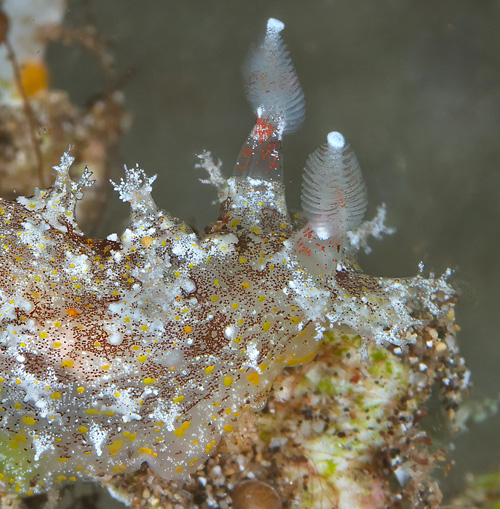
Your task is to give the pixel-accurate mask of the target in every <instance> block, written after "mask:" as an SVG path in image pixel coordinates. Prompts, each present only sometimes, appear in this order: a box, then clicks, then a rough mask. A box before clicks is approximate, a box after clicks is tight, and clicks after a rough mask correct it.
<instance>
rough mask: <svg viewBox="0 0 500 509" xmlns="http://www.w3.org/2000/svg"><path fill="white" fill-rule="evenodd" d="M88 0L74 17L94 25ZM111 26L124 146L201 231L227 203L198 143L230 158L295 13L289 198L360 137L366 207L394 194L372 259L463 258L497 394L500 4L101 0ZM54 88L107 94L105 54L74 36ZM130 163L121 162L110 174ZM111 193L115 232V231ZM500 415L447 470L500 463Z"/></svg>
mask: <svg viewBox="0 0 500 509" xmlns="http://www.w3.org/2000/svg"><path fill="white" fill-rule="evenodd" d="M83 3H84V2H83V0H73V1H71V2H70V6H69V9H68V19H69V21H70V22H71V23H73V24H74V25H81V24H83V22H84V21H83V9H82V5H83ZM94 4H95V5H94V7H95V11H96V13H97V19H98V24H99V28H100V30H101V33H102V34H103V35H105V36H106V37H109V38H110V40H111V41H112V43H113V45H114V48H113V52H114V54H115V55H116V60H117V65H118V68H119V70H120V72H123V73H124V74H127V73H130V72H131V70H132V69H137V70H138V73H137V74H136V75H135V77H134V78H133V79H132V80H131V82H130V83H129V85H128V86H127V87H126V89H125V93H126V96H127V105H128V108H129V109H130V111H131V112H132V114H133V119H134V120H133V126H132V129H131V130H130V131H129V132H128V134H127V135H125V136H124V138H123V141H122V145H121V151H120V152H121V157H122V159H123V162H126V163H128V164H131V165H132V164H135V163H136V162H137V163H139V164H140V165H141V166H142V167H143V168H144V169H145V170H146V171H147V172H149V173H158V181H157V185H156V187H155V191H154V197H155V199H156V201H157V203H158V204H159V205H160V206H161V207H162V208H165V209H167V210H168V211H170V212H172V213H174V214H175V215H177V216H179V217H182V218H184V219H186V220H188V222H190V223H192V224H194V226H196V227H198V228H202V227H203V226H204V225H205V224H206V223H207V222H208V221H210V220H212V219H214V218H215V217H216V212H217V211H216V208H215V207H214V206H213V205H211V201H212V200H214V199H215V192H214V189H213V188H211V187H208V186H204V185H202V184H200V183H199V182H198V178H199V177H202V176H203V175H202V174H201V172H200V170H195V169H194V164H195V162H196V157H195V154H196V153H199V152H201V151H202V150H203V149H205V148H206V149H209V150H211V151H212V153H213V154H214V156H215V157H216V158H219V157H220V158H221V159H222V161H223V163H224V166H223V168H224V172H225V175H227V176H229V175H230V174H231V172H232V168H233V164H234V161H235V158H236V157H237V155H238V153H239V150H240V148H241V145H242V143H243V141H244V139H245V137H246V136H247V134H248V132H249V131H250V129H251V128H252V125H253V118H252V114H251V112H250V109H249V107H248V106H247V104H246V101H245V96H244V92H243V87H242V83H241V77H240V65H241V62H242V60H243V58H244V57H245V55H246V52H247V49H248V46H249V44H250V43H251V42H252V41H253V40H254V39H255V38H256V37H257V36H258V34H259V33H260V32H261V31H262V30H263V28H264V26H265V22H266V19H267V18H268V17H271V16H273V17H277V18H279V19H281V20H283V21H284V22H285V23H286V30H285V32H284V37H285V40H286V42H287V44H288V46H289V49H290V50H291V54H292V57H293V61H294V63H295V67H296V69H297V71H298V73H299V77H300V80H301V83H302V87H303V89H304V92H305V96H306V102H307V119H306V122H305V125H304V127H303V128H302V130H301V131H300V132H298V133H297V134H294V135H293V136H290V137H289V138H287V139H286V140H285V143H284V150H285V169H286V184H287V193H288V197H289V198H288V204H289V207H290V208H291V209H297V208H299V206H300V182H301V180H300V179H301V177H300V175H301V169H302V166H303V163H304V161H305V159H306V157H307V155H308V154H309V153H310V152H311V151H312V150H314V149H315V148H316V147H317V146H318V145H319V144H320V143H323V141H324V138H325V136H326V134H327V133H328V132H329V131H331V130H339V131H341V132H343V133H344V134H345V135H346V137H347V138H348V140H349V141H350V143H351V145H352V146H353V147H354V149H355V151H356V153H357V155H358V159H359V161H360V163H361V165H362V168H363V172H364V176H365V179H366V182H367V187H368V192H369V199H370V207H369V210H368V215H367V217H370V216H372V215H373V214H374V211H375V208H376V206H377V205H378V204H380V203H382V202H385V203H387V205H388V211H389V216H388V222H389V224H390V225H392V226H395V227H396V228H397V233H396V234H395V235H393V236H392V237H390V238H386V239H385V240H384V241H383V242H376V241H374V242H373V244H372V245H373V247H374V250H373V253H372V254H371V255H370V256H368V257H365V256H363V257H362V260H361V262H362V265H363V266H364V268H365V270H366V272H369V273H372V274H377V275H388V276H412V275H415V274H416V272H417V264H418V263H419V261H421V260H422V261H424V263H425V265H426V269H427V270H430V271H435V272H438V273H440V272H442V271H443V270H444V269H445V268H446V267H453V268H456V269H457V275H456V277H455V278H454V281H455V286H456V287H457V288H458V289H459V291H460V293H461V296H460V304H459V306H458V323H459V324H460V326H461V327H462V331H461V332H460V333H459V340H460V344H461V349H462V352H463V355H464V357H465V358H466V360H467V363H468V365H469V368H470V369H471V370H472V381H473V384H474V386H473V389H472V397H473V398H475V399H483V398H485V397H491V398H497V397H498V393H499V381H500V369H499V364H500V337H499V326H498V324H497V318H498V316H499V314H500V313H499V310H498V308H499V305H500V299H499V294H500V292H499V287H500V271H499V263H500V256H499V253H500V199H499V195H500V176H499V175H500V172H499V170H500V168H499V165H500V148H499V146H500V143H499V141H498V136H499V119H500V53H499V42H500V40H499V39H500V38H499V31H498V25H499V21H500V2H499V1H487V0H481V1H476V2H468V1H462V0H446V1H440V0H432V1H431V0H420V1H418V2H415V1H402V0H394V1H390V0H379V1H373V0H357V1H356V2H353V1H348V0H321V1H305V0H288V1H272V0H267V1H263V0H252V1H246V2H243V1H238V0H220V1H194V0H183V1H176V2H174V1H171V0H148V1H147V2H146V1H142V2H141V1H138V0H100V1H95V2H94ZM50 60H51V62H52V63H53V66H54V68H55V69H56V71H55V75H54V77H53V85H54V86H55V87H56V88H63V89H66V90H69V91H70V93H71V95H72V97H73V98H74V99H75V100H76V101H77V102H83V101H84V100H85V99H86V98H88V96H90V95H92V94H93V93H95V92H98V91H99V79H98V73H97V69H96V66H95V64H94V63H92V62H91V60H90V59H89V57H88V56H85V55H84V54H82V53H81V52H79V51H78V50H76V49H74V48H73V49H68V48H52V49H51V51H50ZM120 172H121V169H120V168H119V167H117V168H116V173H115V178H119V175H120ZM126 214H127V211H126V208H124V207H122V206H121V205H120V204H119V203H118V200H117V199H116V200H115V201H114V202H113V203H112V205H111V206H110V209H109V214H108V216H107V217H106V218H105V219H104V221H103V225H102V233H104V234H107V233H110V232H111V231H115V230H117V229H118V230H119V229H120V227H121V226H120V225H121V224H122V223H121V222H122V221H123V220H124V218H125V217H126ZM499 423H500V418H499V417H498V416H497V417H493V418H491V419H489V420H488V421H486V422H484V423H482V424H478V425H474V426H473V427H472V429H471V431H470V432H469V433H467V434H465V435H462V436H461V437H459V438H457V439H456V440H455V443H456V448H457V450H456V455H455V457H456V466H455V468H454V469H453V470H452V471H451V473H450V475H449V476H448V479H447V480H446V481H445V483H444V485H443V486H444V488H445V491H446V492H447V493H450V494H453V493H457V492H459V490H460V489H461V488H462V487H463V484H462V482H463V476H464V473H465V472H467V471H473V472H476V473H480V472H486V471H489V470H492V469H498V468H499V467H500V442H499V438H498V437H499V434H498V427H499Z"/></svg>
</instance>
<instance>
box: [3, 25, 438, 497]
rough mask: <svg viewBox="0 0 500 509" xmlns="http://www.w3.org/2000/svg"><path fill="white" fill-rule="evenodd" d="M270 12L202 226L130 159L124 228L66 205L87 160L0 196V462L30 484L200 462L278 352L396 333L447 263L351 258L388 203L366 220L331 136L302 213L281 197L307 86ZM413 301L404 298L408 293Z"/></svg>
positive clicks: (343, 148) (360, 193) (308, 351)
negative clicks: (375, 271) (433, 269)
mask: <svg viewBox="0 0 500 509" xmlns="http://www.w3.org/2000/svg"><path fill="white" fill-rule="evenodd" d="M283 27H284V25H283V24H282V23H281V22H280V21H278V20H275V19H270V20H269V21H268V24H267V30H266V33H265V35H264V36H263V38H262V40H261V41H260V42H259V43H258V44H257V45H256V46H255V47H254V48H253V49H252V50H251V52H250V54H249V57H248V58H247V60H246V63H245V65H244V67H243V74H244V79H245V83H246V86H247V95H248V99H249V102H250V103H251V105H252V107H253V110H254V112H255V115H256V123H255V126H254V128H253V129H252V131H251V133H250V135H249V136H248V139H247V140H246V142H245V143H244V145H243V149H242V151H241V154H240V156H239V158H238V161H237V163H236V166H235V172H234V176H233V177H232V178H229V179H227V180H226V179H224V178H223V177H222V176H221V174H220V172H219V170H218V167H217V166H216V165H214V164H211V163H210V161H209V159H208V157H209V156H208V155H207V154H205V156H204V163H202V165H204V166H205V167H206V169H207V170H209V174H210V175H209V181H210V182H211V183H212V184H214V185H215V186H216V187H217V190H218V197H219V201H220V215H219V218H218V220H217V221H216V222H215V223H214V224H212V225H211V226H209V227H208V228H207V229H206V231H205V233H204V234H203V235H197V234H196V233H194V232H193V231H192V230H191V229H190V228H189V227H188V226H187V225H186V224H185V223H183V222H181V221H179V220H177V219H176V218H174V217H172V216H171V215H170V214H168V213H167V212H164V211H162V210H160V209H159V208H158V207H157V206H156V205H155V203H154V201H153V199H152V197H151V191H152V183H153V181H154V177H152V178H150V177H148V176H147V175H146V174H145V173H144V172H143V170H141V169H140V168H138V167H135V168H129V169H127V168H126V169H125V173H126V176H125V179H124V180H122V181H121V183H119V184H115V189H116V190H117V191H118V193H119V195H120V198H121V199H122V200H123V201H125V202H129V203H130V207H131V217H130V224H129V226H128V228H126V230H125V231H124V232H123V234H122V235H121V236H120V237H119V236H117V235H116V234H113V235H110V236H108V238H107V239H106V240H100V239H91V238H87V237H86V236H85V235H84V234H83V233H82V231H80V229H79V228H78V225H77V223H76V220H75V215H74V210H75V205H76V202H77V200H79V199H80V198H81V197H82V191H83V188H85V187H86V186H89V185H90V184H91V181H90V172H86V173H85V174H84V175H83V177H82V178H81V179H80V181H79V182H73V181H72V180H71V179H70V177H69V169H70V166H71V163H72V158H71V157H70V156H69V155H68V154H65V155H64V156H63V158H62V159H61V163H60V165H59V166H58V167H55V170H56V172H57V176H56V180H55V183H54V184H53V185H52V187H50V188H48V189H45V190H42V189H36V190H35V194H34V196H32V197H29V198H27V197H20V198H19V199H18V200H17V202H9V201H6V200H1V201H0V225H1V244H0V249H1V258H0V264H1V270H0V377H1V378H0V390H1V393H0V400H1V401H0V407H1V408H0V459H1V461H0V478H1V482H2V483H3V485H4V489H5V490H6V491H8V492H11V493H19V494H26V495H30V494H34V493H40V492H43V491H46V490H47V489H48V488H50V487H51V486H53V485H55V484H58V483H63V482H69V481H75V480H77V479H84V480H85V479H86V480H96V479H98V478H99V477H102V476H104V475H108V474H114V473H122V472H133V471H134V470H136V469H138V468H139V467H140V465H141V463H142V462H144V461H146V462H147V463H148V464H149V465H150V466H151V468H152V469H153V470H154V471H155V472H156V473H157V474H159V475H160V476H162V477H164V478H167V479H181V478H185V477H186V476H188V475H189V474H190V473H193V472H194V471H196V469H197V468H198V467H199V466H200V465H201V464H203V462H204V461H205V460H206V459H207V457H208V456H209V455H210V454H211V452H213V451H214V450H215V447H216V445H217V443H218V442H219V439H220V438H221V436H223V435H224V434H229V433H231V432H232V430H233V429H234V428H235V427H236V426H237V425H238V420H239V416H240V414H241V412H244V411H246V410H247V409H248V408H252V407H258V406H261V405H263V404H264V402H265V394H266V391H267V390H268V389H269V388H270V386H271V384H272V382H273V380H274V378H275V377H276V375H277V374H278V373H279V372H281V371H282V370H283V368H284V367H287V366H294V365H297V364H300V363H305V362H308V361H310V360H312V359H313V358H314V356H315V353H316V350H317V344H318V340H319V339H321V337H322V335H323V333H324V332H325V331H329V330H332V329H338V328H346V329H349V330H351V331H355V332H356V333H358V334H360V335H361V336H362V338H364V341H365V343H366V342H367V341H372V342H376V343H378V344H380V345H381V347H383V345H384V344H386V343H392V344H396V345H399V346H402V345H404V344H406V343H407V342H408V341H409V339H408V338H407V335H406V331H407V330H408V328H409V327H410V326H412V325H415V324H416V323H417V322H418V320H417V319H416V318H414V317H413V316H412V314H411V311H410V310H411V309H415V305H416V304H415V303H421V306H422V307H424V308H425V307H426V306H432V295H433V293H435V292H437V291H439V290H440V289H442V288H445V287H447V286H446V281H445V278H442V279H439V280H434V279H430V280H426V279H423V278H422V277H417V278H414V279H411V280H403V279H400V280H398V279H384V278H377V277H370V276H366V275H364V274H362V273H361V272H360V271H359V269H358V268H357V266H356V264H355V262H354V258H353V257H354V255H355V253H356V251H357V250H358V249H359V247H360V246H362V245H363V244H364V242H365V239H366V236H367V235H368V234H369V233H371V234H378V233H380V232H381V231H383V230H384V227H383V215H384V210H383V209H380V212H379V216H378V217H377V218H376V219H375V220H373V221H371V222H367V223H362V218H363V214H364V212H365V209H366V203H367V197H366V188H365V185H364V183H363V179H362V176H361V171H360V168H359V163H358V162H357V159H356V156H355V155H354V152H353V150H352V149H351V148H350V146H349V144H348V143H347V142H346V140H345V139H344V137H343V136H342V135H341V134H340V133H337V132H331V133H330V134H328V135H327V136H326V142H325V143H324V144H323V145H321V146H320V147H319V148H318V149H317V150H316V151H315V152H313V154H312V155H311V156H310V157H309V159H308V160H307V163H306V166H305V171H304V179H303V184H302V190H303V192H302V207H303V214H298V215H296V216H293V217H292V216H291V215H290V214H289V213H288V211H287V207H286V203H285V195H284V185H283V168H282V157H281V145H282V139H283V136H284V135H285V134H287V133H289V132H292V131H294V130H295V129H297V128H298V127H300V125H301V123H302V121H303V119H304V112H305V103H304V97H303V93H302V89H301V87H300V84H299V81H298V79H297V74H296V72H295V69H294V67H293V65H292V62H291V60H290V58H289V56H288V53H287V51H286V48H285V46H284V43H283V41H282V39H281V35H280V34H281V31H282V29H283ZM410 302H411V304H412V305H411V306H410V305H409V303H410Z"/></svg>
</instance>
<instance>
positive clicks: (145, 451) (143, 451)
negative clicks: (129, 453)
mask: <svg viewBox="0 0 500 509" xmlns="http://www.w3.org/2000/svg"><path fill="white" fill-rule="evenodd" d="M137 454H149V455H150V456H158V455H157V454H156V453H155V452H153V449H150V448H149V447H141V448H140V449H139V450H138V451H137Z"/></svg>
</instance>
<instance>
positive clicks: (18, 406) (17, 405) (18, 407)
mask: <svg viewBox="0 0 500 509" xmlns="http://www.w3.org/2000/svg"><path fill="white" fill-rule="evenodd" d="M14 408H17V409H18V410H21V408H23V406H22V405H21V403H14Z"/></svg>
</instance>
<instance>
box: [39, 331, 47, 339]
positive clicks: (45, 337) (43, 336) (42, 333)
mask: <svg viewBox="0 0 500 509" xmlns="http://www.w3.org/2000/svg"><path fill="white" fill-rule="evenodd" d="M47 336H48V334H47V333H46V332H40V337H41V338H42V339H47Z"/></svg>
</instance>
